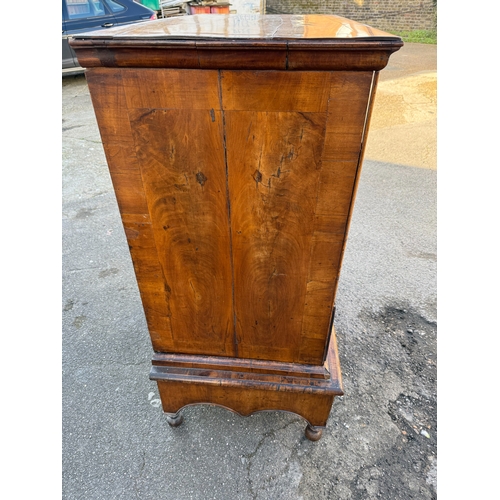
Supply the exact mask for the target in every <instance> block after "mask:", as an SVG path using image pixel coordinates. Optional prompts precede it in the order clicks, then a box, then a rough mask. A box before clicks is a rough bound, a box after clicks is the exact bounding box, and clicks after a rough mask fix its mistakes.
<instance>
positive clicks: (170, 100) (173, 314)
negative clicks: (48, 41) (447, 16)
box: [71, 14, 402, 440]
mask: <svg viewBox="0 0 500 500" xmlns="http://www.w3.org/2000/svg"><path fill="white" fill-rule="evenodd" d="M71 46H72V47H73V49H74V50H75V51H76V54H77V57H78V60H79V62H80V64H81V66H82V67H84V68H87V70H86V78H87V81H88V85H89V89H90V94H91V97H92V102H93V106H94V109H95V114H96V117H97V122H98V125H99V130H100V134H101V137H102V142H103V146H104V151H105V154H106V159H107V163H108V166H109V171H110V174H111V179H112V182H113V186H114V190H115V193H116V199H117V202H118V206H119V209H120V214H121V219H122V222H123V226H124V229H125V233H126V236H127V240H128V245H129V248H130V254H131V257H132V261H133V265H134V269H135V273H136V277H137V283H138V287H139V291H140V294H141V298H142V303H143V306H144V311H145V315H146V320H147V324H148V329H149V334H150V337H151V342H152V347H153V350H154V355H153V359H152V365H153V366H152V369H151V372H150V378H151V379H152V380H156V381H157V383H158V388H159V392H160V396H161V401H162V405H163V410H164V412H165V413H166V414H167V418H168V419H169V423H170V424H171V425H172V426H176V425H179V424H180V423H181V421H182V417H181V415H180V410H181V409H182V408H183V407H185V406H186V405H192V404H200V403H209V404H216V405H220V406H223V407H226V408H228V409H230V410H233V411H235V412H237V413H239V414H241V415H249V414H251V413H253V412H256V411H262V410H283V411H289V412H293V413H296V414H298V415H300V416H302V417H303V418H304V419H305V420H306V421H307V423H308V425H307V427H306V436H307V437H308V438H309V439H312V440H317V439H319V438H320V437H321V433H322V430H323V428H324V427H325V425H326V423H327V420H328V416H329V414H330V410H331V407H332V403H333V400H334V398H335V396H338V395H341V394H342V382H341V372H340V366H339V359H338V352H337V344H336V340H335V330H334V326H333V319H334V312H335V293H336V288H337V282H338V278H339V272H340V267H341V261H342V255H343V251H344V247H345V244H346V239H347V233H348V228H349V220H350V217H351V213H352V210H353V203H354V198H355V192H356V186H357V182H358V179H359V175H360V169H361V164H362V159H363V150H364V146H365V142H366V137H367V131H368V124H369V121H370V112H371V109H372V106H373V98H374V93H375V88H376V84H377V77H378V72H379V71H380V70H381V69H383V68H384V67H385V66H386V64H387V62H388V59H389V56H390V55H391V54H392V53H393V52H395V51H396V50H398V49H399V48H400V47H401V46H402V42H401V40H400V39H399V38H398V37H395V36H393V35H390V34H388V33H384V32H382V31H379V30H376V29H374V28H370V27H368V26H365V25H362V24H359V23H356V22H354V21H349V20H347V19H343V18H339V17H336V16H322V15H261V16H259V15H241V16H240V15H234V14H229V15H217V16H213V15H194V16H183V17H177V18H170V19H162V20H158V21H150V22H145V23H140V24H136V25H130V26H124V27H121V28H112V29H109V30H102V31H99V32H94V33H90V34H83V35H79V36H77V37H75V38H74V39H73V40H72V41H71Z"/></svg>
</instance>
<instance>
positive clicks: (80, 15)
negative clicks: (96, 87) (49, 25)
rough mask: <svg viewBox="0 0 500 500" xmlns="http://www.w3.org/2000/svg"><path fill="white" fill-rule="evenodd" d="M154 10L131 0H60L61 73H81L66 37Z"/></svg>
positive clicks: (135, 19) (126, 21) (133, 20)
mask: <svg viewBox="0 0 500 500" xmlns="http://www.w3.org/2000/svg"><path fill="white" fill-rule="evenodd" d="M155 14H156V12H155V11H154V10H151V9H149V8H148V7H145V6H144V5H141V4H138V3H136V2H134V1H133V0H62V71H63V75H67V74H75V73H81V72H83V71H84V68H81V67H80V66H79V64H78V60H77V58H76V55H75V53H74V51H73V49H72V48H71V47H70V46H69V42H68V39H69V38H70V37H71V36H73V35H76V34H81V33H85V32H87V31H96V30H100V29H107V28H111V27H113V26H121V25H124V24H131V23H137V22H142V21H147V20H149V19H152V18H153V17H154V16H155Z"/></svg>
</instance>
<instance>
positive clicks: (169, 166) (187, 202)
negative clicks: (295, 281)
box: [129, 109, 235, 355]
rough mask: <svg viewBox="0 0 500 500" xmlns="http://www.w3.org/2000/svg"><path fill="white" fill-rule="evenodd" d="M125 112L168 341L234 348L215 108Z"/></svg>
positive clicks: (216, 349) (212, 349) (184, 348)
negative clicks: (163, 296)
mask: <svg viewBox="0 0 500 500" xmlns="http://www.w3.org/2000/svg"><path fill="white" fill-rule="evenodd" d="M129 113H130V118H131V123H132V128H133V130H134V133H135V140H136V144H137V156H138V158H139V161H140V165H141V172H142V177H143V180H144V189H145V193H146V197H147V200H148V205H149V211H150V213H151V219H152V229H153V232H154V237H155V241H156V245H157V249H158V256H159V260H160V264H161V267H162V270H163V274H164V279H165V286H166V288H167V292H168V303H169V307H170V314H171V322H172V328H173V336H174V342H175V348H176V350H178V351H179V352H186V353H189V352H199V351H200V349H201V350H202V352H205V353H207V354H220V355H235V351H234V343H233V342H234V328H233V304H232V276H231V257H230V241H229V223H228V211H227V194H226V173H225V162H224V153H223V144H222V139H223V134H222V119H221V116H220V111H214V110H213V109H211V110H196V109H195V110H187V109H182V110H165V109H142V110H141V109H134V110H130V111H129ZM193 337H194V338H193Z"/></svg>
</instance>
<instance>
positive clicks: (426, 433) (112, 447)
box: [62, 44, 437, 500]
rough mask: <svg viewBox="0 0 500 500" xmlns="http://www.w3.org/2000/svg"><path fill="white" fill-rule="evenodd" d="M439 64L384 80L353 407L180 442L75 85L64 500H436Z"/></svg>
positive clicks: (231, 417) (66, 259) (83, 90)
mask: <svg viewBox="0 0 500 500" xmlns="http://www.w3.org/2000/svg"><path fill="white" fill-rule="evenodd" d="M435 97H436V46H432V45H420V44H406V46H405V47H403V49H401V50H400V51H399V52H397V53H396V54H394V55H393V56H392V59H391V61H390V63H389V66H388V67H387V68H386V69H385V70H384V71H382V73H381V77H380V83H379V89H378V92H377V97H376V104H375V109H374V113H373V116H372V129H371V131H370V133H369V137H368V147H367V151H366V155H365V162H364V166H363V171H362V175H361V180H360V183H359V189H358V194H357V199H356V206H355V210H354V215H353V219H352V223H351V230H350V233H349V240H348V244H347V248H346V253H345V257H344V263H343V268H342V274H341V281H340V284H339V289H338V294H337V304H336V305H337V314H336V321H335V327H336V331H337V337H338V344H339V352H340V361H341V367H342V372H343V382H344V391H345V395H344V397H343V398H340V399H337V400H336V401H335V403H334V405H333V408H332V412H331V415H330V419H329V422H328V426H327V428H326V429H325V431H324V432H323V437H322V438H321V440H320V441H317V442H311V441H309V440H307V439H306V438H305V436H304V429H305V422H304V421H303V419H302V418H300V417H298V416H296V415H292V414H288V413H284V412H263V413H257V414H254V415H252V416H250V417H240V416H238V415H236V414H234V413H232V412H229V411H227V410H225V409H223V408H220V407H213V406H208V405H199V406H192V407H187V408H185V409H184V410H183V415H184V423H183V424H182V425H181V426H180V427H178V428H175V429H174V428H171V427H170V426H169V425H168V424H167V421H166V419H165V417H164V415H163V414H162V410H161V406H160V400H159V395H158V390H157V387H156V383H154V382H152V381H150V380H149V379H148V374H149V369H150V360H151V355H152V349H151V346H150V340H149V335H148V330H147V327H146V322H145V318H144V313H143V310H142V306H141V301H140V296H139V292H138V289H137V285H136V281H135V277H134V271H133V267H132V263H131V261H130V256H129V252H128V247H127V242H126V239H125V235H124V231H123V229H122V226H121V221H120V217H119V212H118V207H117V205H116V200H115V197H114V193H113V189H112V185H111V181H110V178H109V173H108V171H107V166H106V160H105V157H104V152H103V149H102V144H101V140H100V136H99V131H98V128H97V124H96V121H95V117H94V112H93V109H92V104H91V101H90V96H89V92H88V88H87V85H86V82H85V78H84V76H76V77H74V76H73V77H67V78H63V82H62V98H63V107H62V109H63V161H62V169H63V176H62V179H63V201H62V211H63V285H62V286H63V304H62V308H63V313H62V315H63V325H62V342H63V351H62V352H63V375H62V384H63V399H62V411H63V414H62V421H63V436H62V441H63V449H62V466H63V476H62V491H63V498H64V499H65V500H73V499H74V500H76V499H85V500H101V499H102V500H104V499H106V500H110V499H113V500H115V499H124V500H125V499H126V500H128V499H131V500H132V499H144V500H149V499H151V500H152V499H168V500H184V499H197V500H198V499H200V500H201V499H203V500H208V499H214V500H228V499H230V500H233V499H238V500H240V499H241V500H247V499H248V500H250V499H253V500H263V499H266V500H268V499H273V500H274V499H276V500H278V499H279V500H285V499H286V500H288V499H290V500H292V499H293V500H309V499H310V500H321V499H346V500H347V499H375V498H384V499H386V500H392V499H401V500H407V499H433V498H436V471H437V451H436V443H437V424H436V329H437V323H436V321H437V320H436V296H437V293H436V154H435V153H436V147H435V144H436V128H435V120H436V106H435V105H436V98H435Z"/></svg>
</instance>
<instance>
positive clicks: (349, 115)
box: [299, 71, 373, 364]
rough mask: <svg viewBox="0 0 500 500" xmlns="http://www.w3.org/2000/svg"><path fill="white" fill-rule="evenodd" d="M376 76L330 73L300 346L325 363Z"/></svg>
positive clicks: (310, 358)
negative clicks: (323, 143)
mask: <svg viewBox="0 0 500 500" xmlns="http://www.w3.org/2000/svg"><path fill="white" fill-rule="evenodd" d="M372 78H373V72H372V71H367V72H346V71H338V72H333V73H332V79H331V87H330V95H329V101H328V118H327V124H326V134H325V147H324V153H323V161H322V170H321V176H320V180H319V188H318V197H317V203H316V208H315V227H314V233H313V236H312V252H311V261H310V267H309V274H308V289H307V294H306V299H305V307H304V321H303V328H302V337H301V346H300V358H299V359H300V362H303V363H312V364H315V363H321V362H323V361H324V356H325V353H326V346H325V341H328V337H326V338H325V333H326V335H327V336H328V334H329V329H330V327H331V324H332V321H331V320H332V313H333V308H334V305H335V293H336V289H337V284H338V278H339V274H340V269H341V264H342V255H343V249H344V247H345V242H346V239H347V231H348V223H349V219H350V216H351V213H352V206H353V201H354V191H355V186H356V182H357V178H358V177H359V173H360V166H361V165H360V161H361V149H362V142H363V136H364V133H365V130H364V129H365V123H366V117H367V112H368V106H369V103H370V92H371V85H372Z"/></svg>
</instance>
